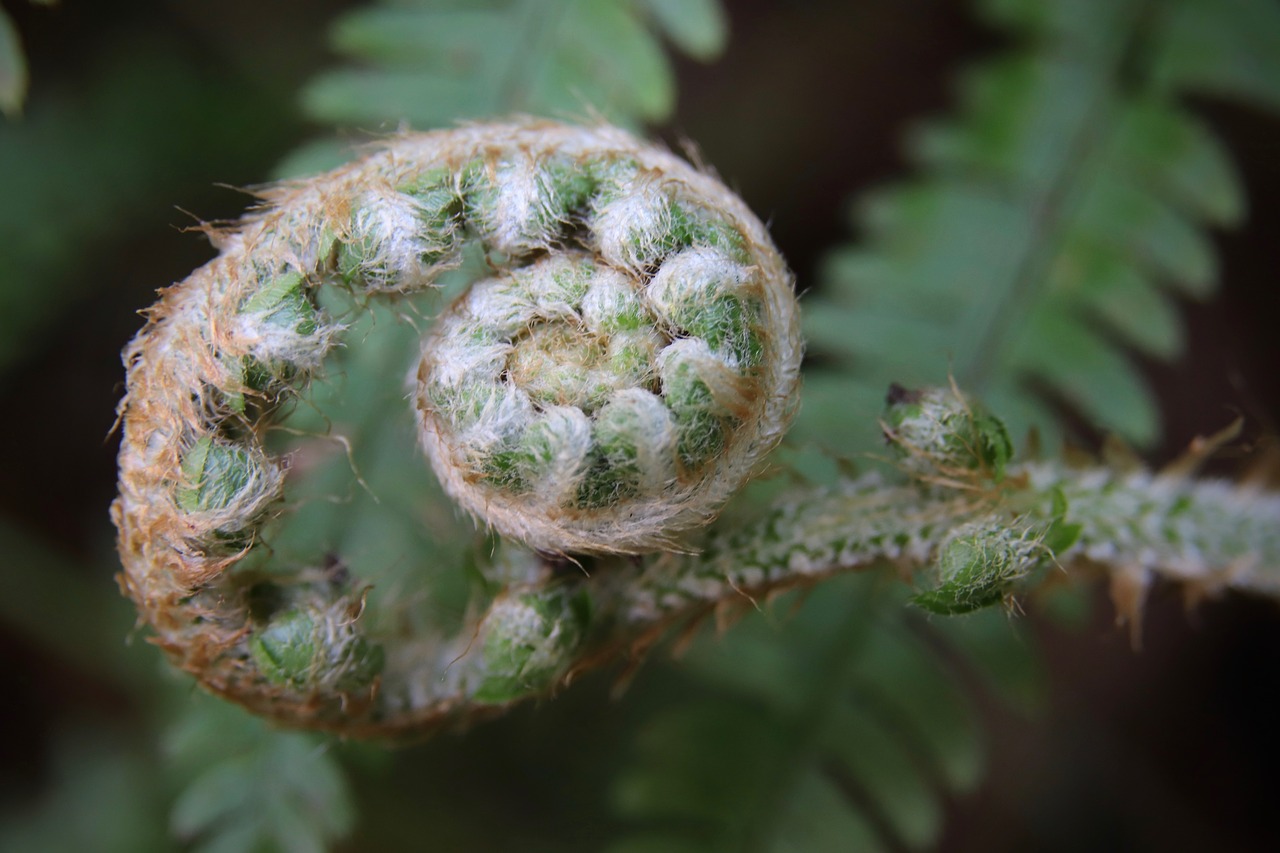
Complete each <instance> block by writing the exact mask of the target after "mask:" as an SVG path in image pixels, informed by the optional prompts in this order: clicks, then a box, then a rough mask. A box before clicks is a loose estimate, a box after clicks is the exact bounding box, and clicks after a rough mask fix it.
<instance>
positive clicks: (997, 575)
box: [911, 521, 1046, 616]
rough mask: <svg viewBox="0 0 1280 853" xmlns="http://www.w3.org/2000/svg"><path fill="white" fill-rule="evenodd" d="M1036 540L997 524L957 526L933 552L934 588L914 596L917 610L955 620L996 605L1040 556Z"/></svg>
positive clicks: (913, 601) (1035, 537)
mask: <svg viewBox="0 0 1280 853" xmlns="http://www.w3.org/2000/svg"><path fill="white" fill-rule="evenodd" d="M1045 553H1046V552H1045V548H1044V546H1043V545H1042V544H1041V541H1040V537H1039V536H1038V535H1036V534H1034V533H1033V532H1031V531H1028V530H1018V529H1015V528H1010V527H1007V526H1005V525H1004V524H1002V523H1001V522H1000V521H984V522H973V523H970V524H964V525H961V526H960V527H958V528H957V529H956V530H955V531H954V532H953V533H952V534H951V535H950V536H949V537H948V538H947V540H946V541H945V542H943V543H942V545H941V546H940V547H939V548H938V555H937V557H936V560H935V563H934V571H935V572H936V577H937V581H938V585H937V586H935V587H934V588H933V589H930V590H926V591H924V592H921V593H918V594H917V595H915V596H913V597H912V599H911V601H912V603H913V604H915V605H916V606H917V607H921V608H923V609H925V610H928V611H929V612H931V613H938V614H942V615H948V616H950V615H955V614H959V613H969V612H972V611H974V610H979V609H981V608H983V607H990V606H991V605H993V604H999V603H1000V602H1001V601H1003V600H1004V598H1005V596H1006V595H1008V593H1009V591H1010V590H1011V589H1012V587H1013V584H1014V583H1015V582H1016V581H1017V580H1019V579H1020V578H1023V577H1025V576H1026V575H1027V574H1028V573H1030V572H1031V570H1032V569H1034V568H1035V567H1036V566H1037V565H1038V564H1039V563H1040V560H1041V557H1042V556H1043V555H1045Z"/></svg>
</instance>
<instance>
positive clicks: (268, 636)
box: [249, 610, 319, 687]
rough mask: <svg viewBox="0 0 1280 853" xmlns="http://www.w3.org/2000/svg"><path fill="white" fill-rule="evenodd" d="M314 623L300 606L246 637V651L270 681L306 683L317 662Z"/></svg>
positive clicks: (287, 683) (294, 683)
mask: <svg viewBox="0 0 1280 853" xmlns="http://www.w3.org/2000/svg"><path fill="white" fill-rule="evenodd" d="M316 639H317V638H316V623H315V620H314V619H312V618H311V616H310V615H309V614H307V613H306V612H304V611H301V610H293V611H290V612H288V613H286V614H284V615H283V616H280V617H277V618H276V619H274V620H272V622H271V624H270V625H268V626H267V628H266V629H265V630H263V631H261V632H259V633H257V634H254V635H253V637H252V639H250V640H249V653H250V655H252V656H253V660H254V662H255V663H257V664H258V668H259V669H260V670H262V674H263V675H265V676H266V677H267V678H268V679H269V680H270V681H273V682H275V683H277V684H285V685H289V686H292V687H300V686H303V685H305V684H307V683H308V682H309V681H311V680H312V678H313V674H314V673H313V670H314V668H315V666H316V664H317V663H318V658H319V654H318V651H319V650H318V649H317V647H316V646H317V643H316Z"/></svg>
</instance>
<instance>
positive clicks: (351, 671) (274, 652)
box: [249, 603, 383, 692]
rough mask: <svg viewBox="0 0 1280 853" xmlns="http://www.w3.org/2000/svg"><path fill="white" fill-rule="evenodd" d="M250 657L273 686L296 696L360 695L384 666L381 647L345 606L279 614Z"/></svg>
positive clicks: (256, 637)
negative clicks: (326, 690)
mask: <svg viewBox="0 0 1280 853" xmlns="http://www.w3.org/2000/svg"><path fill="white" fill-rule="evenodd" d="M249 654H250V656H251V657H252V658H253V661H254V663H256V664H257V665H258V669H259V670H261V671H262V674H263V675H264V676H266V677H267V679H268V680H269V681H271V682H274V683H275V684H280V685H282V686H286V687H291V688H293V689H296V690H314V689H319V688H322V687H330V688H333V689H337V690H341V691H344V692H351V691H355V690H360V689H363V688H365V687H367V686H368V685H369V684H370V683H371V682H372V681H373V680H374V678H376V677H377V675H378V674H379V673H380V672H382V666H383V652H382V647H381V646H379V645H376V644H373V643H370V642H369V641H368V640H366V639H365V638H364V637H363V636H362V635H361V634H360V633H359V632H358V631H357V630H356V627H355V619H354V617H353V616H352V615H351V614H350V608H349V607H348V606H347V605H346V603H342V604H340V605H339V606H337V607H329V608H327V609H323V610H321V609H315V608H311V607H305V606H304V607H299V608H297V609H291V610H286V611H284V612H282V613H278V614H276V615H275V616H274V617H273V618H272V619H271V621H270V622H269V623H268V624H267V626H266V627H265V628H263V629H262V630H260V631H258V632H256V633H255V634H254V635H253V637H252V638H250V640H249Z"/></svg>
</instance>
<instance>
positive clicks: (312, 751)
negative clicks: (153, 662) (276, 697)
mask: <svg viewBox="0 0 1280 853" xmlns="http://www.w3.org/2000/svg"><path fill="white" fill-rule="evenodd" d="M165 748H166V751H167V752H168V754H169V759H170V762H171V764H172V766H173V768H174V770H175V771H176V772H177V773H179V774H180V775H182V776H183V777H186V778H189V779H190V781H189V782H188V783H187V785H186V786H185V788H184V790H183V791H182V793H181V795H180V796H179V797H178V798H177V800H176V802H175V803H174V805H173V810H172V812H171V813H170V816H169V825H170V828H171V830H172V832H173V834H174V835H175V836H176V837H177V838H179V839H181V840H182V841H184V842H188V843H190V844H191V845H192V846H191V849H193V850H199V851H201V853H231V851H238V850H262V849H267V850H288V851H296V852H297V853H309V851H323V850H327V849H329V845H330V844H331V843H332V842H333V841H335V840H337V839H339V838H341V837H342V836H344V835H346V834H347V833H348V832H349V831H350V830H351V828H352V825H353V823H354V821H355V813H354V810H353V807H352V803H351V793H350V791H349V790H348V789H347V783H346V780H345V777H344V775H343V773H342V770H341V769H340V767H339V765H338V763H337V761H336V760H335V759H334V757H333V755H332V754H331V753H330V751H329V749H328V747H326V746H325V745H324V744H323V743H321V742H319V740H318V739H317V738H315V737H312V736H310V735H303V734H294V733H282V732H274V731H271V730H270V729H268V728H267V727H266V725H265V724H264V723H263V722H262V721H261V720H258V719H255V718H253V717H251V716H249V715H248V714H247V713H245V712H244V711H242V710H240V709H239V708H236V707H234V706H232V705H228V704H226V703H224V702H221V701H219V700H216V699H210V698H207V697H197V698H196V699H195V700H193V702H192V703H191V704H190V705H189V707H188V709H187V712H186V713H185V715H184V717H183V719H182V720H181V721H180V722H179V723H178V724H177V725H176V726H175V727H174V728H173V730H172V731H171V732H170V733H169V735H168V737H167V739H166V743H165Z"/></svg>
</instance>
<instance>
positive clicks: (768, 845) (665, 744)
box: [610, 575, 1037, 853]
mask: <svg viewBox="0 0 1280 853" xmlns="http://www.w3.org/2000/svg"><path fill="white" fill-rule="evenodd" d="M887 581H889V579H888V578H885V577H883V576H877V575H865V576H854V577H845V578H840V579H838V580H836V581H833V582H831V583H830V584H829V585H827V586H825V587H824V588H823V589H821V590H820V591H819V592H820V594H817V595H814V596H812V597H809V598H807V599H806V600H805V601H804V602H803V604H801V603H800V602H796V601H781V602H777V603H775V604H773V605H771V606H770V607H769V608H768V610H767V614H768V616H766V617H761V616H759V615H754V616H753V618H750V619H747V620H744V622H743V623H742V624H739V625H735V626H734V627H733V628H732V629H731V630H730V632H729V633H728V634H727V635H725V636H723V637H721V638H718V639H716V638H711V637H702V638H701V639H700V641H699V642H698V643H697V644H696V645H695V646H694V647H693V649H692V650H691V652H690V654H689V655H688V656H687V657H686V658H684V659H682V661H681V662H682V665H683V666H684V667H685V668H687V670H688V671H689V672H690V674H692V675H693V676H695V677H697V678H700V679H702V680H703V681H704V682H705V683H708V684H711V685H714V686H715V687H716V688H717V690H716V691H715V692H699V694H697V695H695V696H693V697H691V698H690V699H689V700H688V701H687V702H684V703H675V704H673V705H672V706H670V707H667V708H665V709H662V710H660V711H658V712H657V713H656V714H654V715H653V717H652V718H651V719H650V720H648V721H647V722H646V723H644V724H643V725H642V727H641V728H640V731H639V733H638V736H637V738H636V740H635V742H634V745H633V748H634V757H633V760H632V763H631V765H630V766H629V767H626V768H624V769H623V771H622V772H621V773H620V775H619V777H618V779H617V782H616V783H615V786H614V789H613V791H612V795H613V799H614V803H615V807H616V808H617V810H618V811H619V813H620V814H622V815H624V816H626V817H627V818H628V819H629V820H631V821H633V822H634V823H633V825H635V826H642V827H644V829H642V830H636V832H635V834H634V835H632V836H629V837H626V838H625V840H623V841H621V842H620V843H619V844H617V845H615V846H614V847H611V848H610V849H611V850H614V851H628V853H633V851H641V850H654V851H658V850H685V849H688V850H726V851H728V850H762V851H763V850H805V851H825V850H830V851H844V850H896V849H903V848H906V849H912V850H919V849H925V848H927V847H928V845H930V844H932V843H933V842H934V841H935V840H936V838H937V835H938V833H939V832H940V831H941V825H942V818H943V800H944V798H945V797H947V796H948V795H954V794H956V793H960V792H963V791H967V790H970V789H971V788H972V787H973V786H974V785H975V784H976V782H977V780H978V779H979V777H980V774H981V769H982V766H983V763H984V759H983V753H984V751H985V746H984V744H985V737H984V735H983V733H982V732H981V730H980V727H979V724H978V722H977V718H976V716H975V714H974V711H973V707H972V704H971V698H970V696H969V695H968V689H967V688H966V687H965V686H963V684H962V680H961V679H960V678H958V673H957V672H956V671H955V663H956V661H957V660H964V659H965V658H966V657H969V656H970V653H971V651H972V648H970V649H969V650H966V648H965V643H966V642H968V643H969V644H970V646H971V647H972V644H973V643H974V642H975V641H980V639H981V638H983V637H985V638H987V639H989V640H994V641H995V642H996V643H997V645H998V646H999V648H1000V649H1001V651H1000V655H1001V657H1002V659H1003V661H1004V663H1005V670H1004V673H1003V674H1002V676H996V677H997V678H998V679H999V680H998V681H993V682H991V684H992V686H993V687H996V688H997V689H1000V690H1002V691H1004V692H1005V694H1006V695H1008V696H1009V697H1010V698H1014V697H1017V698H1018V699H1020V700H1021V699H1025V698H1026V697H1028V696H1029V695H1034V694H1035V692H1036V690H1037V687H1036V664H1035V662H1034V655H1031V654H1030V653H1029V650H1028V649H1027V648H1026V647H1025V646H1023V645H1021V644H1020V643H1018V642H1016V638H1015V637H1014V635H1013V632H1012V628H1011V626H1010V625H1009V624H1008V622H1007V621H1006V620H1005V619H1004V617H1003V615H1001V614H999V613H996V612H988V613H985V614H982V615H981V616H980V617H978V618H976V619H972V620H965V622H964V627H966V628H968V629H969V630H968V631H967V632H960V634H961V636H959V637H954V636H949V635H952V634H953V633H955V632H954V627H953V626H952V625H949V624H946V623H945V622H942V623H937V624H936V625H935V624H934V623H925V622H923V621H916V622H912V623H908V622H906V621H904V620H903V619H902V617H901V608H902V606H903V605H904V603H905V595H904V594H903V593H904V590H903V589H902V588H901V587H900V585H896V584H895V585H893V586H892V587H891V586H889V585H888V583H887ZM965 636H967V637H968V640H967V641H966V640H965V639H964V637H965ZM944 637H945V638H946V640H945V642H946V644H947V645H948V646H951V649H952V652H953V653H954V658H946V657H943V656H940V655H939V654H938V648H939V643H941V642H943V641H944ZM1011 640H1012V641H1013V642H1010V641H1011ZM955 643H958V644H959V645H952V644H955ZM989 650H990V648H989V647H988V649H987V650H986V651H989ZM968 662H969V663H971V664H972V663H977V659H976V657H970V659H969V661H968ZM991 675H992V673H991V671H990V670H986V671H985V672H984V677H991ZM1028 691H1029V692H1028Z"/></svg>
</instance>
